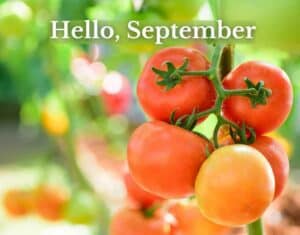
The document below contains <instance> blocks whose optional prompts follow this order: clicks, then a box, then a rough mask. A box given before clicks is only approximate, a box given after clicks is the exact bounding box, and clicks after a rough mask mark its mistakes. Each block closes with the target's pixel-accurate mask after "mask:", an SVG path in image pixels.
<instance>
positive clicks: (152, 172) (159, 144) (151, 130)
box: [127, 121, 211, 198]
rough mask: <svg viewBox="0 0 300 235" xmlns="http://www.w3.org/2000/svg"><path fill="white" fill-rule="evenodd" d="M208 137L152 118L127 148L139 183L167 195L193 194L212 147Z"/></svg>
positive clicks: (129, 161) (150, 189) (133, 136)
mask: <svg viewBox="0 0 300 235" xmlns="http://www.w3.org/2000/svg"><path fill="white" fill-rule="evenodd" d="M210 147H211V146H210V145H209V143H208V141H207V140H205V139H203V138H201V137H199V136H197V135H196V134H194V133H191V132H189V131H186V130H184V129H182V128H180V127H177V126H173V125H169V124H167V123H165V122H161V121H151V122H147V123H144V124H143V125H141V126H140V127H138V128H137V129H136V130H135V131H134V133H133V135H132V136H131V138H130V140H129V144H128V148H127V160H128V166H129V169H130V173H131V175H132V177H133V178H134V180H135V182H136V183H137V184H138V185H140V186H141V187H142V188H144V189H145V190H146V191H149V192H151V193H153V194H155V195H158V196H160V197H163V198H180V197H185V196H189V195H191V194H193V192H194V182H195V179H196V176H197V173H198V171H199V168H200V166H201V165H202V163H203V162H204V160H205V159H206V151H207V150H210Z"/></svg>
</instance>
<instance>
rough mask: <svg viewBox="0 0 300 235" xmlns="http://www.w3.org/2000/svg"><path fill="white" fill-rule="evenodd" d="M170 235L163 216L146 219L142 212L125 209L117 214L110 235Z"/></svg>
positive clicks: (113, 219)
mask: <svg viewBox="0 0 300 235" xmlns="http://www.w3.org/2000/svg"><path fill="white" fill-rule="evenodd" d="M141 234H143V235H154V234H155V235H168V234H170V225H168V224H167V223H166V222H165V221H164V219H163V217H162V216H161V215H156V214H155V215H153V216H152V217H150V218H148V217H145V215H144V214H143V212H142V211H141V210H132V209H123V210H121V211H119V212H118V213H117V214H115V215H114V216H113V218H112V222H111V224H110V232H109V235H141Z"/></svg>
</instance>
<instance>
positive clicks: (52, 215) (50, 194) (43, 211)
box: [35, 186, 67, 221]
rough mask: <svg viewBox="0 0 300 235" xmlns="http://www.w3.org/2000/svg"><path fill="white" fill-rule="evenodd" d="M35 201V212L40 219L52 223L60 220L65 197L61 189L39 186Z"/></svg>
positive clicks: (65, 200)
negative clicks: (51, 221)
mask: <svg viewBox="0 0 300 235" xmlns="http://www.w3.org/2000/svg"><path fill="white" fill-rule="evenodd" d="M35 200H36V201H35V210H36V212H37V213H38V214H39V215H40V216H41V217H43V218H45V219H47V220H53V221H54V220H59V219H61V218H62V212H63V208H64V206H65V205H66V202H67V195H66V193H65V192H63V191H62V190H61V189H57V188H53V187H49V186H41V187H39V188H38V189H37V190H36V192H35Z"/></svg>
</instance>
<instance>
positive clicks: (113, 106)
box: [100, 72, 132, 115]
mask: <svg viewBox="0 0 300 235" xmlns="http://www.w3.org/2000/svg"><path fill="white" fill-rule="evenodd" d="M100 95H101V98H102V99H103V103H104V108H105V110H106V112H107V113H108V114H110V115H113V114H123V113H125V112H127V111H128V109H129V107H130V104H131V98H132V97H131V88H130V83H129V81H128V79H127V78H126V77H124V76H123V75H122V74H120V73H117V72H111V73H109V74H107V75H106V76H105V78H104V81H103V88H102V91H101V94H100Z"/></svg>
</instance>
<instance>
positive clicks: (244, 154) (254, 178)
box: [195, 145, 275, 226]
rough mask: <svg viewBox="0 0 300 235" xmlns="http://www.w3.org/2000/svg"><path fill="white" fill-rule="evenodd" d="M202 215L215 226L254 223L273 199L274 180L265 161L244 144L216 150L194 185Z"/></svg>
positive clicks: (254, 150) (203, 166)
mask: <svg viewBox="0 0 300 235" xmlns="http://www.w3.org/2000/svg"><path fill="white" fill-rule="evenodd" d="M195 192H196V198H197V200H198V204H199V208H200V211H201V213H202V214H203V215H204V216H206V217H207V218H208V219H209V220H211V221H213V222H214V223H217V224H221V225H225V226H240V225H243V224H248V223H251V222H253V221H255V220H257V219H258V218H259V217H260V216H261V215H262V214H263V212H264V211H265V209H266V208H267V207H268V206H269V204H270V203H271V202H272V200H273V198H274V192H275V179H274V175H273V172H272V168H271V166H270V164H269V163H268V161H267V160H266V158H265V157H264V156H263V155H262V154H261V153H260V152H259V151H257V150H256V149H254V148H253V147H250V146H247V145H230V146H225V147H222V148H219V149H217V150H216V151H214V152H213V153H212V154H211V155H210V156H209V158H208V159H207V160H206V161H205V162H204V164H203V165H202V167H201V169H200V171H199V174H198V176H197V179H196V184H195Z"/></svg>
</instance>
